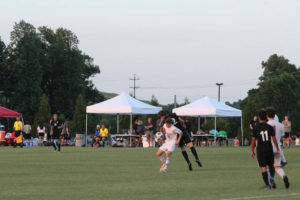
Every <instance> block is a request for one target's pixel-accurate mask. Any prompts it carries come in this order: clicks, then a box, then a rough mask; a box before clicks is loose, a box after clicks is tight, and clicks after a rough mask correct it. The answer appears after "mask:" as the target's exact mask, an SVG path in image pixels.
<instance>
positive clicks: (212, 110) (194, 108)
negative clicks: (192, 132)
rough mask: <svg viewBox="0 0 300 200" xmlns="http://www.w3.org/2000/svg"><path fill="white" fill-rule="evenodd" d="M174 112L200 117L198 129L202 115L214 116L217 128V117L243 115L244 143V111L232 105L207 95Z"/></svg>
mask: <svg viewBox="0 0 300 200" xmlns="http://www.w3.org/2000/svg"><path fill="white" fill-rule="evenodd" d="M173 113H176V114H177V115H178V116H191V117H198V129H200V117H214V118H215V130H216V129H217V123H216V118H217V117H241V133H242V143H243V121H242V111H241V110H239V109H236V108H233V107H230V106H228V105H226V104H223V103H220V102H218V101H216V100H214V99H212V98H210V97H208V96H206V97H203V98H201V99H199V100H197V101H194V102H192V103H190V104H187V105H184V106H182V107H179V108H175V109H173Z"/></svg>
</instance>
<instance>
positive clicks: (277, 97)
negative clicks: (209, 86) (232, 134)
mask: <svg viewBox="0 0 300 200" xmlns="http://www.w3.org/2000/svg"><path fill="white" fill-rule="evenodd" d="M262 68H263V69H264V72H263V75H262V76H261V77H260V82H259V83H258V86H259V87H258V88H257V89H251V90H249V92H248V97H247V98H245V99H244V100H243V101H242V102H241V103H240V106H241V108H242V109H243V127H244V135H245V136H246V137H250V133H251V132H250V129H249V122H250V120H251V119H252V118H253V115H254V114H255V113H256V112H257V111H258V110H259V109H261V108H265V107H268V106H272V107H274V108H275V109H276V111H277V115H278V117H279V118H280V119H283V117H284V115H287V114H289V115H290V117H291V120H292V122H293V124H294V125H293V127H292V128H293V131H296V132H298V131H299V130H300V126H299V125H298V124H299V123H300V120H299V115H300V113H299V112H298V110H299V98H300V80H299V77H298V76H297V75H298V74H299V69H297V68H296V66H295V65H293V64H290V63H289V61H288V60H287V59H285V58H284V57H283V56H277V55H276V54H274V55H272V56H270V57H269V59H268V60H267V61H266V62H264V61H263V62H262Z"/></svg>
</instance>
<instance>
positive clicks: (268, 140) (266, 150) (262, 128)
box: [251, 110, 280, 190]
mask: <svg viewBox="0 0 300 200" xmlns="http://www.w3.org/2000/svg"><path fill="white" fill-rule="evenodd" d="M258 119H259V124H257V125H256V126H255V127H254V129H253V138H252V143H251V157H252V158H254V148H255V144H256V141H257V147H256V154H257V160H258V164H259V167H261V172H262V177H263V180H264V182H265V184H266V186H265V189H267V190H269V189H271V186H270V183H269V180H270V182H271V184H272V186H273V188H275V185H276V184H275V181H274V177H272V176H270V177H269V175H268V172H267V169H268V168H269V171H270V174H274V173H275V169H274V154H273V147H272V141H273V144H274V146H275V148H276V149H277V154H278V155H277V156H279V157H280V150H279V148H278V144H277V141H276V138H275V132H274V129H273V127H272V126H270V125H269V124H267V123H266V120H267V113H266V111H265V110H261V111H259V114H258Z"/></svg>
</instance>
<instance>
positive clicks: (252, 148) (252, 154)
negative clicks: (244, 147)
mask: <svg viewBox="0 0 300 200" xmlns="http://www.w3.org/2000/svg"><path fill="white" fill-rule="evenodd" d="M255 145H256V138H255V137H252V142H251V157H252V158H254V155H255V154H254V148H255Z"/></svg>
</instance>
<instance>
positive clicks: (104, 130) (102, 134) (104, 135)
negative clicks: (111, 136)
mask: <svg viewBox="0 0 300 200" xmlns="http://www.w3.org/2000/svg"><path fill="white" fill-rule="evenodd" d="M100 138H101V141H102V145H103V147H104V146H105V142H106V141H108V129H107V128H105V125H104V124H102V125H101V129H100Z"/></svg>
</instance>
